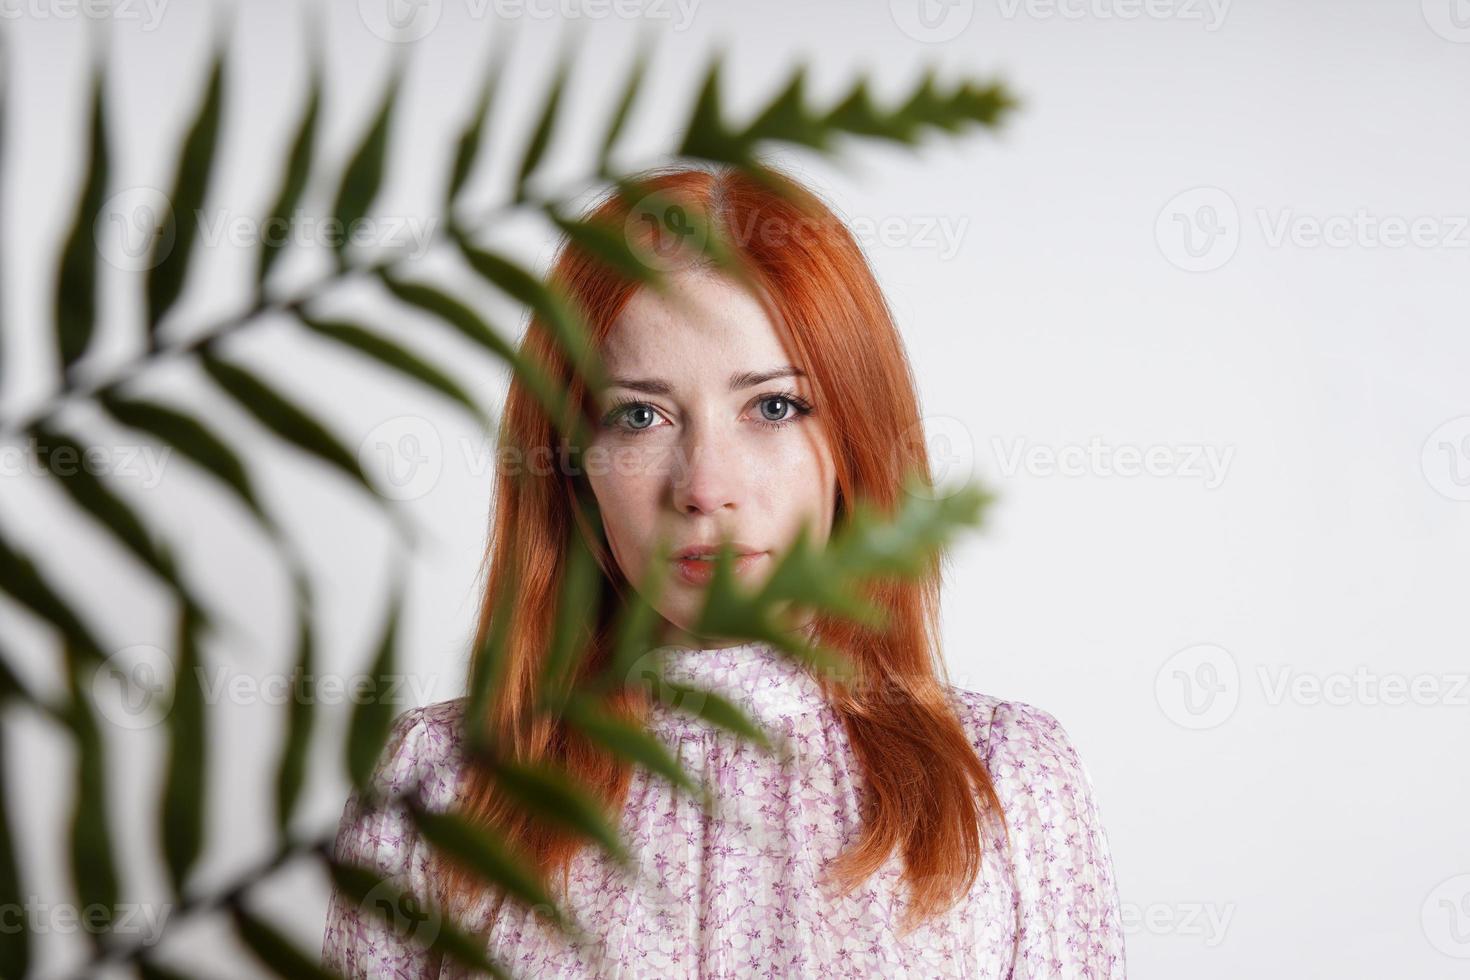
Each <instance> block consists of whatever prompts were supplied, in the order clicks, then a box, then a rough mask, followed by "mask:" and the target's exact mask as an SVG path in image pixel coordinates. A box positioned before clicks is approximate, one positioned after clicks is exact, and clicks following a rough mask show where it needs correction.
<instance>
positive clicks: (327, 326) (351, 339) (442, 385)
mask: <svg viewBox="0 0 1470 980" xmlns="http://www.w3.org/2000/svg"><path fill="white" fill-rule="evenodd" d="M296 317H297V319H299V320H300V321H301V322H302V323H303V324H304V325H305V326H306V327H308V328H309V329H311V330H312V331H313V332H314V333H317V334H319V335H321V336H323V337H327V338H329V339H331V340H334V341H336V342H337V343H339V344H341V345H343V346H344V347H350V348H352V349H353V350H355V351H357V352H358V353H360V354H365V355H366V356H368V357H370V358H372V359H373V360H375V361H377V362H378V363H379V364H386V365H387V366H388V367H390V368H392V369H393V370H395V371H397V372H398V373H399V374H402V375H406V376H407V377H410V378H412V379H414V380H415V381H418V382H419V383H421V384H423V385H425V386H427V387H429V388H432V389H433V390H435V391H437V392H439V394H441V395H444V396H445V397H447V398H449V399H450V400H451V401H455V402H458V403H459V404H460V406H461V407H463V408H465V409H466V410H467V411H469V413H470V414H471V415H473V416H474V417H475V418H477V419H479V420H480V421H482V422H488V419H487V418H486V416H485V412H484V410H483V409H481V408H480V406H478V405H476V404H475V400H474V399H473V398H471V397H470V395H469V393H468V392H466V391H465V390H464V388H462V387H460V384H459V382H458V381H455V380H454V379H453V378H451V377H450V376H449V375H447V374H445V373H444V372H443V371H441V370H439V369H438V368H437V367H435V366H434V365H432V364H430V363H429V362H428V361H426V360H424V359H423V358H421V357H419V356H418V355H417V354H415V353H414V352H412V351H410V350H409V349H408V348H406V347H403V346H401V345H400V344H398V343H397V342H396V341H392V340H389V339H388V338H387V337H384V336H383V335H381V334H376V333H373V332H371V331H368V330H364V329H363V328H362V327H359V326H357V325H356V324H353V323H347V322H345V321H342V320H323V319H319V318H317V317H313V316H309V315H307V313H306V312H305V311H304V310H302V309H301V308H300V307H297V308H296Z"/></svg>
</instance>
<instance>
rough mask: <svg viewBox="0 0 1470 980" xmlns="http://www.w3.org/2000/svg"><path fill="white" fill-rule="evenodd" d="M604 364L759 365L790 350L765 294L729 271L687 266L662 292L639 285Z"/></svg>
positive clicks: (684, 371) (689, 370)
mask: <svg viewBox="0 0 1470 980" xmlns="http://www.w3.org/2000/svg"><path fill="white" fill-rule="evenodd" d="M603 359H604V361H605V362H606V367H607V368H608V369H609V370H610V371H613V372H616V373H624V372H626V371H628V370H629V369H633V368H638V369H642V370H645V371H654V370H656V371H658V372H659V373H660V375H661V376H666V377H670V378H673V377H677V376H681V375H682V376H686V377H687V376H690V375H691V374H696V373H703V372H705V371H710V370H715V371H719V372H725V373H728V372H730V371H739V370H758V369H761V368H765V367H769V366H771V365H774V364H778V363H784V362H785V360H786V352H785V349H784V348H783V346H782V344H781V340H780V337H779V336H778V335H777V333H776V328H775V325H774V324H773V323H772V321H771V318H770V316H769V314H768V313H767V312H766V310H765V308H764V307H763V306H762V305H761V303H760V301H759V300H758V299H757V298H756V297H755V296H753V295H751V293H750V292H749V291H747V290H746V289H744V288H743V287H741V286H740V285H739V284H738V283H736V282H734V281H733V280H731V279H729V278H728V277H726V276H723V275H719V274H717V273H712V272H706V271H683V272H680V273H677V274H676V275H674V276H671V277H670V278H669V288H668V290H667V291H665V292H664V293H659V292H656V291H655V290H652V289H649V288H648V287H642V288H639V289H638V290H636V291H635V292H634V293H633V295H632V296H631V297H630V298H629V300H628V303H627V305H626V306H625V307H624V308H623V312H622V314H621V315H620V316H619V317H618V318H617V319H616V320H615V321H614V322H613V325H612V328H611V330H610V331H609V333H608V336H607V338H606V339H605V341H604V343H603Z"/></svg>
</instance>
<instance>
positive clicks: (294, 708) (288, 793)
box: [276, 575, 316, 838]
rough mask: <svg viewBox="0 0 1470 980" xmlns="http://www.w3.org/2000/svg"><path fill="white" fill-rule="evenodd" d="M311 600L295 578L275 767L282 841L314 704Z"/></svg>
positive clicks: (301, 777)
mask: <svg viewBox="0 0 1470 980" xmlns="http://www.w3.org/2000/svg"><path fill="white" fill-rule="evenodd" d="M311 613H312V601H311V592H310V586H309V583H308V582H307V579H306V577H305V576H304V575H302V576H299V577H298V579H297V605H296V667H295V669H294V670H293V671H292V673H291V704H290V708H289V709H288V713H287V716H286V738H285V741H284V743H283V744H282V748H281V761H280V764H279V765H278V766H277V767H276V828H277V829H278V830H279V831H280V832H281V836H282V837H283V838H284V837H286V836H287V833H288V831H289V829H290V824H291V814H292V812H293V811H294V810H295V808H296V799H297V797H299V796H300V795H301V785H302V782H303V781H304V777H305V774H306V753H307V750H308V749H309V748H310V746H311V729H312V725H313V722H314V721H315V713H314V711H313V709H314V707H315V705H316V692H315V690H314V687H315V680H316V675H315V670H316V667H315V664H314V661H315V654H314V643H313V638H312V629H311Z"/></svg>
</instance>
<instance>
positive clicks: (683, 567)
mask: <svg viewBox="0 0 1470 980" xmlns="http://www.w3.org/2000/svg"><path fill="white" fill-rule="evenodd" d="M690 550H693V549H685V551H690ZM764 557H766V553H765V552H764V551H756V552H752V553H750V554H743V555H736V556H735V560H734V561H733V562H732V563H731V570H732V571H733V572H734V573H735V575H736V576H740V575H743V574H745V573H746V572H747V571H749V570H750V569H751V568H752V567H753V566H754V565H755V563H756V562H758V561H760V560H761V559H762V558H764ZM674 569H675V571H677V572H678V573H679V577H680V578H682V579H683V580H684V581H685V582H688V583H689V584H690V585H707V584H709V580H710V579H712V578H713V577H714V574H715V562H714V559H713V558H710V559H699V558H683V557H679V558H675V559H674Z"/></svg>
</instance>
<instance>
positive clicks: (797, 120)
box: [740, 66, 830, 150]
mask: <svg viewBox="0 0 1470 980" xmlns="http://www.w3.org/2000/svg"><path fill="white" fill-rule="evenodd" d="M805 91H806V67H805V66H798V67H797V69H796V71H795V72H794V73H793V74H792V76H791V80H790V81H789V82H787V84H786V87H785V88H784V89H782V90H781V91H780V92H779V93H778V94H777V95H776V97H775V98H774V99H772V100H771V103H770V105H768V106H766V108H765V109H764V110H763V111H762V112H761V114H760V115H759V116H757V117H756V118H755V119H753V120H751V123H750V125H748V126H747V127H746V128H745V132H744V133H742V134H741V136H740V139H741V141H742V142H743V143H746V144H753V143H755V142H756V141H758V140H781V141H784V142H787V143H797V144H800V145H803V146H810V147H812V148H814V149H818V150H825V149H827V147H828V144H829V142H830V141H829V139H828V133H827V130H826V129H824V128H823V126H822V125H821V121H820V120H818V119H816V118H814V117H813V116H812V115H811V114H810V113H808V112H807V109H806V98H805Z"/></svg>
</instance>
